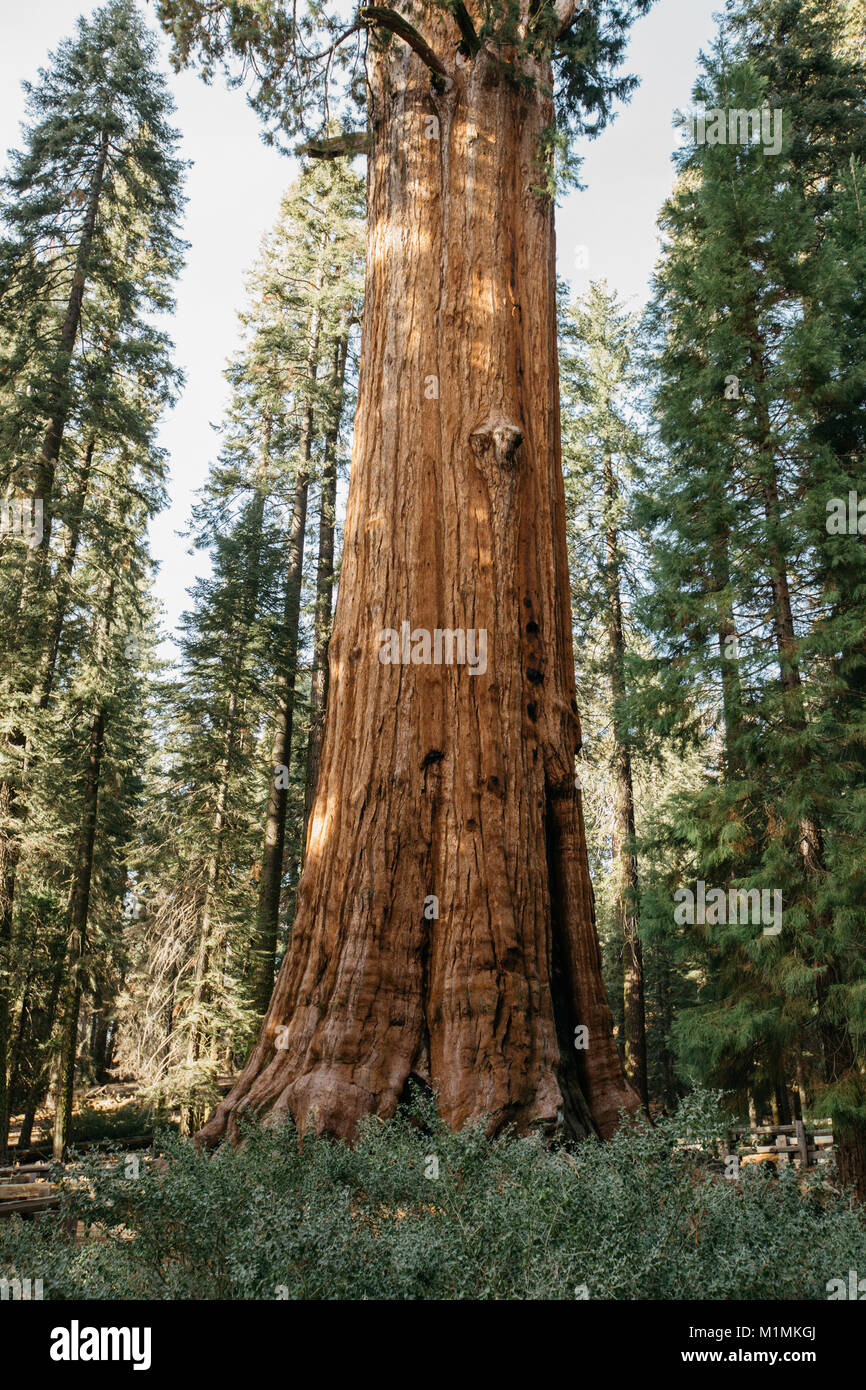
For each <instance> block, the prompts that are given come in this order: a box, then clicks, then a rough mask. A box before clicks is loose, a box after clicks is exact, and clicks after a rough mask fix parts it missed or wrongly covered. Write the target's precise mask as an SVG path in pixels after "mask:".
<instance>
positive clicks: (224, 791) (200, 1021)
mask: <svg viewBox="0 0 866 1390" xmlns="http://www.w3.org/2000/svg"><path fill="white" fill-rule="evenodd" d="M271 431H272V421H271V419H270V417H269V416H268V417H266V418H265V421H264V434H263V440H262V452H261V458H260V460H259V466H258V470H257V476H256V490H255V495H254V502H253V511H252V514H251V516H250V519H249V521H250V526H249V532H250V536H251V538H252V545H251V549H250V553H249V554H248V555H247V557H246V573H245V576H244V585H243V590H242V596H241V606H240V612H239V614H238V619H237V624H236V630H235V631H234V633H233V634H232V655H231V677H230V688H229V698H228V705H227V708H226V720H225V729H224V733H223V749H222V760H221V764H220V780H219V786H218V790H217V799H216V809H215V812H214V823H213V842H212V845H211V853H210V857H209V859H208V864H207V871H206V881H205V894H204V902H203V904H202V915H201V922H200V925H199V938H198V950H197V954H196V963H195V972H194V976H193V994H192V1005H191V1011H190V1028H189V1038H188V1042H187V1065H188V1066H192V1065H193V1064H194V1063H195V1062H197V1061H198V1059H199V1057H200V1056H201V1053H202V1047H203V1044H204V1040H205V1025H204V1018H203V1010H204V1006H205V1004H206V1003H207V1000H208V994H209V986H208V975H209V973H210V969H211V962H212V957H213V953H214V949H215V947H216V942H215V939H214V922H213V918H214V906H215V902H216V894H217V889H218V887H219V881H220V873H221V869H222V855H223V839H224V835H225V828H226V817H227V813H228V798H229V783H230V780H231V774H232V767H233V764H234V759H235V754H236V749H237V744H238V739H239V737H240V736H241V734H240V730H239V727H238V710H239V706H240V700H241V684H242V681H243V673H244V665H245V663H246V659H247V651H248V648H249V632H250V628H251V625H252V623H253V620H254V617H255V612H256V608H257V605H258V600H259V588H260V566H261V532H262V522H263V519H264V508H265V492H266V490H267V479H268V471H269V468H270V448H271ZM189 1120H190V1116H189V1115H187V1116H185V1122H187V1123H188V1122H189ZM196 1122H197V1121H196Z"/></svg>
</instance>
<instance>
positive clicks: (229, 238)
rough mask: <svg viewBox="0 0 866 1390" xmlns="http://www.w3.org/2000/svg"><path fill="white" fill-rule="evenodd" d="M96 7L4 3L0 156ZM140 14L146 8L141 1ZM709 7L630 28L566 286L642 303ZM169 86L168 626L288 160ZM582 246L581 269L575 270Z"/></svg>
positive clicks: (185, 86) (211, 102) (206, 95)
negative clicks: (179, 201) (171, 361)
mask: <svg viewBox="0 0 866 1390" xmlns="http://www.w3.org/2000/svg"><path fill="white" fill-rule="evenodd" d="M98 7H99V0H25V3H19V2H18V0H2V15H0V156H5V151H6V150H8V149H10V148H13V147H15V146H17V145H18V143H19V133H20V132H19V123H20V121H21V119H22V116H23V112H24V102H23V95H22V92H21V82H22V81H23V80H24V79H26V78H30V79H32V78H35V76H36V72H37V69H38V68H39V66H40V65H41V64H44V63H45V61H46V59H47V55H48V51H49V49H51V48H53V47H54V46H55V45H56V44H57V43H58V41H59V40H60V39H62V38H64V37H66V36H67V35H69V34H71V33H72V32H73V31H74V28H75V22H76V19H77V17H78V16H79V15H80V14H90V13H92V11H93V10H95V9H97V8H98ZM144 8H145V9H146V10H147V11H151V6H150V4H145V6H144ZM720 8H721V0H657V4H656V6H655V8H654V9H653V10H652V11H651V12H650V15H649V16H648V17H647V18H645V19H643V20H641V21H639V23H638V24H637V25H636V27H635V30H634V33H633V37H632V42H631V48H630V53H629V60H628V70H629V71H631V72H637V73H639V74H641V77H642V82H641V86H640V88H639V89H638V91H637V92H636V93H635V95H634V97H633V98H632V102H631V105H630V106H628V107H626V108H624V109H622V110H621V112H620V114H619V116H618V118H617V120H616V121H615V122H614V123H613V124H612V126H611V127H610V128H609V129H608V130H607V131H606V132H605V134H604V135H602V136H601V137H600V138H599V139H598V140H596V141H593V142H592V143H590V144H588V145H587V146H586V148H585V150H584V151H583V153H584V156H585V158H584V165H583V170H582V181H583V182H584V183H585V184H586V185H587V188H586V190H585V191H584V192H581V193H573V194H571V195H570V196H569V197H568V198H567V199H566V200H565V201H564V202H563V205H562V207H561V208H560V209H559V212H558V220H557V236H558V248H559V270H560V273H561V274H562V275H564V276H566V277H567V278H569V279H571V280H572V282H573V284H574V285H575V287H576V288H580V287H582V286H584V285H586V284H587V283H588V280H589V278H590V277H591V278H593V279H600V278H601V277H605V278H606V279H607V280H608V281H609V283H610V284H611V285H613V286H615V287H616V288H617V290H618V291H619V292H620V294H621V295H622V296H624V297H626V298H633V300H634V302H635V303H638V302H641V301H642V300H643V299H644V297H645V294H646V288H647V282H648V279H649V276H650V274H651V271H652V267H653V264H654V261H655V256H656V248H657V241H656V231H655V219H656V215H657V213H658V210H659V208H660V206H661V204H662V202H663V201H664V199H665V197H666V196H667V193H668V192H669V190H670V186H671V179H672V165H671V162H670V156H671V153H672V151H673V150H674V149H675V148H676V146H677V145H678V143H679V141H678V136H677V133H676V131H675V130H674V128H673V126H672V118H673V113H674V111H675V110H676V109H677V108H683V107H685V106H688V105H689V101H690V92H691V87H692V83H693V81H694V77H695V65H696V58H697V55H698V51H699V49H701V48H705V47H707V45H708V43H709V42H710V39H711V37H712V34H713V30H714V25H713V21H712V15H713V12H714V11H715V10H718V9H720ZM150 17H151V19H152V12H151V15H150ZM165 67H166V69H167V68H168V64H167V62H166V63H165ZM169 80H170V83H171V88H172V91H173V93H174V98H175V102H176V104H177V108H178V109H177V115H176V117H175V125H176V126H177V127H178V128H179V129H180V130H181V132H182V135H183V142H182V147H181V154H182V157H183V158H184V159H187V160H191V161H192V166H193V167H192V168H191V169H190V170H189V173H188V177H187V194H188V198H189V202H188V206H187V210H186V220H185V225H184V228H183V234H184V236H185V238H186V240H187V241H189V242H190V243H191V248H190V251H189V255H188V262H187V268H186V270H185V272H184V274H183V277H182V279H181V281H180V284H179V286H178V293H177V300H178V307H177V312H176V314H175V315H174V318H173V320H172V322H171V324H170V331H171V333H172V336H173V338H174V341H175V343H176V345H177V354H176V360H177V361H178V363H179V365H180V366H181V367H182V368H183V370H184V372H185V373H186V379H187V384H186V390H185V392H184V395H183V397H182V399H181V401H180V402H179V404H178V405H177V406H176V408H175V409H174V411H173V412H172V413H171V415H170V416H169V417H168V418H167V419H166V420H165V423H164V425H163V428H162V432H161V440H162V443H163V444H164V445H165V447H166V448H167V449H168V450H169V452H170V456H171V483H170V494H171V499H172V501H171V506H170V507H169V508H168V509H167V510H166V511H165V512H163V513H162V515H161V516H160V517H159V518H158V519H157V520H156V522H155V523H154V525H153V527H152V530H151V546H152V550H153V553H154V555H155V557H156V558H157V560H158V561H159V562H160V573H159V578H158V581H157V590H158V594H159V597H160V598H161V600H162V602H163V605H164V608H165V624H166V627H167V629H168V630H169V631H170V630H171V629H172V628H173V627H174V625H175V623H176V621H177V618H178V616H179V614H180V613H181V612H182V610H183V609H184V608H185V607H186V606H187V605H186V589H187V586H188V585H189V584H190V583H191V582H192V580H193V578H194V577H195V575H196V573H197V571H198V570H200V569H201V567H202V565H203V563H205V562H204V561H203V558H202V557H201V556H190V555H188V554H187V553H186V548H185V543H184V541H182V540H181V539H179V538H178V536H177V534H176V532H177V531H178V529H179V528H181V527H182V526H184V525H185V523H186V521H187V518H188V516H189V510H190V504H191V501H192V498H193V494H194V493H195V491H196V489H197V488H198V487H199V486H200V485H201V483H202V481H203V480H204V477H205V475H206V472H207V468H208V464H209V462H210V460H211V459H212V457H213V456H214V453H215V436H214V434H213V431H212V429H211V424H214V423H216V422H217V421H218V420H219V418H220V415H221V412H222V408H223V404H224V401H225V383H224V382H223V378H222V369H223V366H224V363H225V360H226V358H227V357H228V356H229V355H230V353H231V352H232V349H233V347H234V345H235V342H236V337H237V320H236V314H237V310H238V309H239V308H240V307H241V303H242V298H243V282H244V276H245V273H246V270H247V268H248V267H249V265H250V263H251V261H252V260H253V257H254V256H255V253H256V250H257V248H258V243H259V240H260V238H261V236H262V233H263V232H264V231H265V230H266V229H267V228H268V227H269V226H270V225H271V223H272V222H273V221H274V219H275V217H276V213H277V208H278V204H279V200H280V196H281V194H282V192H283V190H284V189H285V188H286V186H287V185H288V184H289V183H290V182H291V180H292V178H293V177H294V176H295V164H294V161H291V160H288V159H287V158H285V157H284V156H281V155H279V154H277V153H276V152H275V151H274V150H271V149H268V148H267V147H266V146H265V145H264V144H263V143H262V141H261V139H260V135H259V126H258V122H257V119H256V117H255V116H254V115H253V114H252V112H251V111H250V110H249V108H248V107H247V105H246V103H245V100H244V96H243V94H242V93H241V92H239V91H227V90H226V88H225V86H224V84H223V83H222V82H217V83H215V84H214V85H213V86H212V87H206V86H205V85H204V83H203V82H202V81H201V80H200V79H199V78H198V77H196V76H194V75H193V74H189V73H184V74H181V75H180V76H175V75H173V74H171V75H170V78H169ZM4 162H5V159H4ZM582 246H583V247H586V249H587V255H588V269H587V270H580V269H577V256H578V248H579V247H582Z"/></svg>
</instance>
